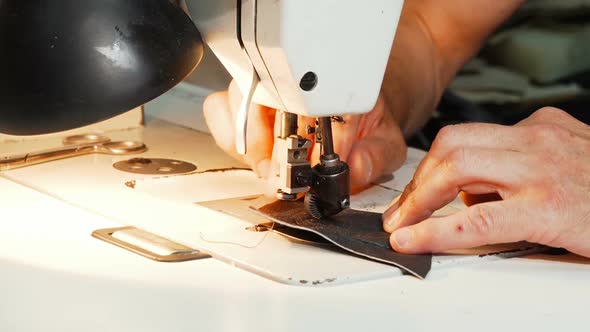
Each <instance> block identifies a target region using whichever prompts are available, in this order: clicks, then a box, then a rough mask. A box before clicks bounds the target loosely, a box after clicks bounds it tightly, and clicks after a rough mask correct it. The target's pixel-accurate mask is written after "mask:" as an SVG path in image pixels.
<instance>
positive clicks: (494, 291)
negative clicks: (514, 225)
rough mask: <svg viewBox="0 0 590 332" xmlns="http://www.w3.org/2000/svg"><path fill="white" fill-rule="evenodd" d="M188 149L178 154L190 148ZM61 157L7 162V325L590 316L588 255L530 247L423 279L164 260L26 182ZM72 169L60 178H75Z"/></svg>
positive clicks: (122, 327)
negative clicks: (349, 278) (290, 274)
mask: <svg viewBox="0 0 590 332" xmlns="http://www.w3.org/2000/svg"><path fill="white" fill-rule="evenodd" d="M149 125H150V123H149V122H148V127H149ZM140 136H141V137H140V138H142V139H144V140H146V141H149V140H150V137H149V134H145V133H143V134H141V135H140ZM183 151H184V150H182V151H180V150H178V151H176V153H177V154H178V156H179V158H181V159H186V158H188V157H186V156H185V155H183V153H185V154H186V153H188V152H186V151H184V152H183ZM185 157H186V158H185ZM97 158H98V159H97ZM97 160H100V158H99V157H96V156H88V157H80V161H79V162H97ZM110 162H111V160H109V163H110ZM59 163H60V162H56V164H54V166H52V165H49V164H46V165H44V166H43V165H39V166H34V167H37V168H36V169H35V170H37V171H31V170H22V171H19V172H17V171H10V172H6V173H4V174H2V173H0V213H1V214H0V227H1V228H2V229H1V231H0V294H1V297H0V330H2V331H39V330H43V331H162V330H167V331H197V330H203V331H250V330H252V331H303V330H305V331H325V330H327V331H332V330H334V331H358V330H377V329H378V328H383V329H389V330H394V329H398V328H401V329H403V330H404V331H413V330H418V331H424V330H438V329H442V330H446V329H449V330H450V329H453V330H458V331H461V330H466V331H467V330H468V331H472V330H479V331H494V330H499V329H509V330H517V329H523V330H540V331H555V330H558V329H561V330H573V329H575V330H582V329H584V330H585V329H586V328H587V327H586V324H587V322H588V318H587V316H586V315H587V314H588V313H587V312H588V306H587V303H588V299H589V298H590V259H586V258H582V257H578V256H575V255H566V256H548V255H535V256H529V257H523V258H512V259H506V260H497V261H487V262H481V263H473V262H471V263H469V264H462V265H461V264H460V265H455V266H452V267H449V268H444V269H437V270H433V271H432V272H431V273H430V274H429V275H428V277H427V278H426V280H418V279H416V278H414V277H410V276H393V277H388V278H380V279H377V280H371V281H362V282H355V283H351V284H345V285H337V286H332V287H319V288H309V287H296V286H289V285H285V284H281V283H278V282H275V281H272V280H269V279H267V278H263V277H261V276H258V275H256V274H253V273H250V272H248V271H245V270H243V269H239V268H236V267H234V266H232V265H231V264H227V263H224V262H222V261H219V260H216V259H205V260H200V261H192V262H183V263H157V262H154V261H150V260H148V259H145V258H143V257H140V256H137V255H135V254H132V253H130V252H127V251H124V250H121V249H120V248H117V247H115V246H112V245H110V244H107V243H104V242H102V241H98V240H96V239H94V238H92V237H90V234H91V232H92V231H94V230H96V229H99V228H109V227H116V226H120V225H121V220H115V219H113V218H110V217H109V213H107V212H108V211H106V210H105V211H99V210H97V209H96V208H83V207H81V206H80V203H76V202H72V201H68V200H64V199H63V196H60V195H57V194H55V193H60V191H59V188H57V184H54V185H55V186H56V187H55V188H56V189H55V192H49V191H48V190H47V189H43V188H40V187H35V186H34V185H30V184H31V183H32V184H35V183H41V182H43V180H44V177H47V176H53V174H57V173H52V172H53V171H54V170H53V169H52V168H51V167H56V170H57V169H59V166H60V164H59ZM56 170H55V172H57V171H56ZM60 174H61V173H60ZM65 174H67V173H64V174H62V175H60V176H61V178H59V179H58V180H60V181H62V182H63V187H66V186H67V185H68V183H70V182H71V181H74V182H75V181H76V179H77V178H76V175H75V174H74V172H72V174H71V176H70V177H68V176H66V175H65ZM52 181H53V182H56V183H59V181H57V180H56V179H52ZM97 188H98V189H97V190H102V189H101V187H100V184H97ZM64 190H65V189H64ZM60 197H61V198H60ZM82 198H84V199H85V197H82ZM82 198H81V199H82ZM88 199H91V197H89V198H88ZM89 206H90V205H89ZM105 209H107V207H105ZM154 227H155V226H154Z"/></svg>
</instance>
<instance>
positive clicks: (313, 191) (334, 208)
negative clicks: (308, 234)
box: [304, 117, 350, 219]
mask: <svg viewBox="0 0 590 332" xmlns="http://www.w3.org/2000/svg"><path fill="white" fill-rule="evenodd" d="M319 126H320V132H321V137H322V140H321V148H322V153H321V156H320V163H319V164H317V165H316V166H315V167H314V168H313V169H312V176H311V186H310V190H309V192H308V193H307V194H306V196H305V200H304V205H305V209H306V210H307V212H308V213H309V214H310V215H311V216H313V217H314V218H316V219H321V218H325V217H329V216H332V215H335V214H337V213H339V212H341V211H342V210H345V209H348V208H349V207H350V170H349V168H348V165H347V164H346V163H345V162H343V161H341V160H340V157H339V156H338V154H336V153H335V152H334V143H333V137H332V119H331V118H330V117H323V118H320V119H319Z"/></svg>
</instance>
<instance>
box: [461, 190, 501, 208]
mask: <svg viewBox="0 0 590 332" xmlns="http://www.w3.org/2000/svg"><path fill="white" fill-rule="evenodd" d="M460 197H461V200H462V201H463V203H465V205H467V206H472V205H475V204H481V203H485V202H493V201H499V200H501V199H502V197H500V195H498V194H497V193H491V194H489V191H488V194H473V193H466V192H464V191H463V192H461V194H460Z"/></svg>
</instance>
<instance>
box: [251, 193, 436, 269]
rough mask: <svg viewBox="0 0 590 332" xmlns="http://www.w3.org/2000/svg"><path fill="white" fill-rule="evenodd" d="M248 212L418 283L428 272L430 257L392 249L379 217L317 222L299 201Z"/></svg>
mask: <svg viewBox="0 0 590 332" xmlns="http://www.w3.org/2000/svg"><path fill="white" fill-rule="evenodd" d="M251 209H252V210H253V211H254V212H256V213H258V214H260V215H262V216H264V217H266V218H268V219H270V220H271V221H274V222H276V223H278V224H280V225H283V226H288V227H292V228H295V229H300V230H305V231H308V232H312V233H315V234H318V235H320V236H322V237H324V238H325V239H327V240H328V241H330V242H332V243H334V244H335V245H337V246H339V247H341V248H343V249H345V250H346V251H348V252H350V253H353V254H355V255H359V256H363V257H366V258H368V259H371V260H375V261H378V262H382V263H386V264H391V265H394V266H397V267H399V268H400V269H402V270H404V271H405V272H408V273H410V274H413V275H414V276H416V277H418V278H420V279H423V278H424V277H426V275H427V274H428V272H429V271H430V268H431V264H432V255H407V254H400V253H397V252H395V251H393V250H392V249H391V246H390V245H389V233H387V232H385V231H383V224H382V221H381V214H380V213H374V212H365V211H358V210H352V209H348V210H345V211H342V212H341V213H339V214H337V215H335V216H332V217H330V218H326V219H321V220H317V219H314V218H313V217H311V216H310V215H309V214H308V213H307V211H305V208H304V206H303V202H302V201H301V200H298V201H277V202H274V203H271V204H267V205H264V206H262V207H260V208H258V209H257V208H254V207H251Z"/></svg>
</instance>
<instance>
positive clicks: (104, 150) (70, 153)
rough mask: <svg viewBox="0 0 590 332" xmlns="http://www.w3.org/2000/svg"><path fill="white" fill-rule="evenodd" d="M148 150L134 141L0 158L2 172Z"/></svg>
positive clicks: (72, 146) (73, 147) (72, 147)
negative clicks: (87, 157) (69, 159)
mask: <svg viewBox="0 0 590 332" xmlns="http://www.w3.org/2000/svg"><path fill="white" fill-rule="evenodd" d="M146 150H147V147H146V146H145V144H143V143H141V142H134V141H117V142H109V141H107V142H105V143H97V144H79V145H68V146H64V147H59V148H55V149H49V150H42V151H36V152H31V153H23V154H19V155H16V156H5V157H0V171H7V170H11V169H15V168H20V167H25V166H31V165H36V164H40V163H45V162H48V161H53V160H59V159H65V158H70V157H76V156H81V155H85V154H91V153H101V154H110V155H128V154H136V153H142V152H145V151H146Z"/></svg>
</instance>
